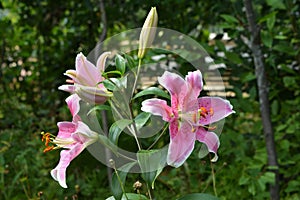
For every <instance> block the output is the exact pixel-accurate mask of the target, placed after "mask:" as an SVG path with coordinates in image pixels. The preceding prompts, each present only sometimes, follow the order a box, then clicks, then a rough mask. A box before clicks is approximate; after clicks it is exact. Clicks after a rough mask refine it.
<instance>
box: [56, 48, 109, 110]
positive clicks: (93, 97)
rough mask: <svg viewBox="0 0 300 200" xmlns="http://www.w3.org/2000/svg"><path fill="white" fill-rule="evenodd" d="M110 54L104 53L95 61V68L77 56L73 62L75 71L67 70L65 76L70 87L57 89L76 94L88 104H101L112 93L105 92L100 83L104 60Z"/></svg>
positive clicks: (83, 57) (64, 86) (81, 56)
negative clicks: (68, 78)
mask: <svg viewBox="0 0 300 200" xmlns="http://www.w3.org/2000/svg"><path fill="white" fill-rule="evenodd" d="M109 55H110V52H104V53H103V54H101V55H100V56H99V58H98V60H97V64H96V66H95V65H94V64H93V63H91V62H90V61H88V60H87V58H86V57H85V56H84V55H83V54H82V53H79V54H77V57H76V61H75V68H76V70H67V71H66V73H65V75H66V76H68V77H70V78H71V80H67V82H69V83H73V84H72V85H62V86H60V87H59V88H58V89H60V90H63V91H66V92H70V93H76V94H77V95H78V96H79V97H80V98H81V99H83V100H84V101H86V102H89V103H96V104H103V103H104V102H105V101H106V100H107V98H108V97H111V96H112V93H111V92H109V91H107V89H106V88H105V87H104V85H103V84H101V82H102V81H103V80H104V78H103V77H102V73H103V72H104V69H105V61H106V58H107V57H108V56H109Z"/></svg>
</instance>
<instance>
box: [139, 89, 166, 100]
mask: <svg viewBox="0 0 300 200" xmlns="http://www.w3.org/2000/svg"><path fill="white" fill-rule="evenodd" d="M145 95H156V96H160V97H164V98H166V99H170V95H169V94H167V93H166V92H164V91H163V90H162V89H160V88H157V87H149V88H147V89H145V90H143V91H141V92H139V93H137V94H136V95H135V96H134V97H133V99H136V98H138V97H141V96H145Z"/></svg>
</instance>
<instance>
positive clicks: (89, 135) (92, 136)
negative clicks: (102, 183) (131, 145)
mask: <svg viewBox="0 0 300 200" xmlns="http://www.w3.org/2000/svg"><path fill="white" fill-rule="evenodd" d="M66 102H67V104H68V107H69V109H70V111H71V113H72V115H73V120H72V122H58V123H57V126H58V129H59V131H58V135H57V136H56V137H55V138H54V139H52V143H53V144H55V145H56V146H55V147H53V148H52V149H58V148H64V150H62V151H61V153H60V160H59V163H58V165H57V166H56V167H55V168H54V169H53V170H51V176H52V177H53V179H54V180H56V181H58V183H59V184H60V185H61V187H63V188H67V184H66V169H67V167H68V166H69V164H70V162H71V161H72V160H73V159H74V158H75V157H77V156H78V155H79V154H80V153H81V152H82V151H83V150H84V149H85V148H86V147H87V146H88V145H90V144H92V143H94V142H96V141H97V140H98V134H97V133H96V132H94V131H92V130H90V128H89V127H88V126H87V125H86V124H85V123H83V122H82V121H81V120H80V117H79V116H78V115H77V114H78V112H79V109H80V108H79V97H78V96H77V95H76V94H73V95H71V96H69V97H68V98H67V99H66Z"/></svg>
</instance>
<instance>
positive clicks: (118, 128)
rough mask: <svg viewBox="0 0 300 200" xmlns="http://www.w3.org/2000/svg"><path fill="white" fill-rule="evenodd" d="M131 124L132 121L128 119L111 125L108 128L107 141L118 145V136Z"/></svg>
mask: <svg viewBox="0 0 300 200" xmlns="http://www.w3.org/2000/svg"><path fill="white" fill-rule="evenodd" d="M131 123H132V120H129V119H121V120H118V121H116V122H115V123H113V124H112V125H111V127H110V128H109V133H108V137H109V140H110V141H111V142H112V143H114V144H118V140H119V136H120V134H121V133H122V131H123V130H124V129H125V128H126V127H127V126H128V125H129V124H131Z"/></svg>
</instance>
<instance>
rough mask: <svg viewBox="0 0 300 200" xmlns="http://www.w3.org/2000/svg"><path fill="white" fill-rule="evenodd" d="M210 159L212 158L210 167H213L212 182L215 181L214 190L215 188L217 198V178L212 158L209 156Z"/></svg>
mask: <svg viewBox="0 0 300 200" xmlns="http://www.w3.org/2000/svg"><path fill="white" fill-rule="evenodd" d="M209 158H210V167H211V174H212V181H213V188H214V193H215V196H216V197H217V196H218V194H217V188H216V177H215V171H214V165H213V163H212V161H211V156H210V155H209Z"/></svg>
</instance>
